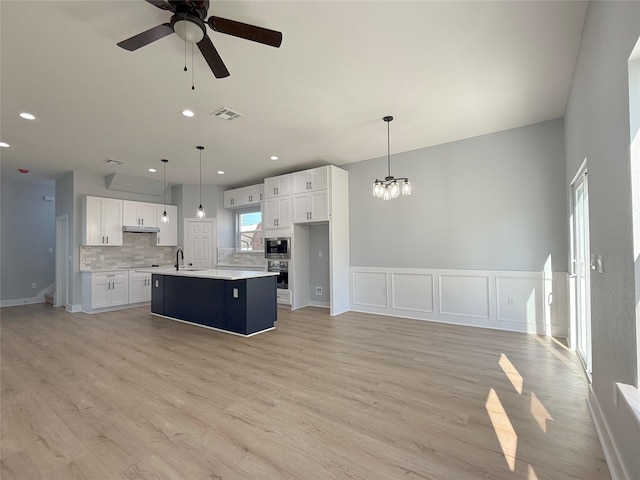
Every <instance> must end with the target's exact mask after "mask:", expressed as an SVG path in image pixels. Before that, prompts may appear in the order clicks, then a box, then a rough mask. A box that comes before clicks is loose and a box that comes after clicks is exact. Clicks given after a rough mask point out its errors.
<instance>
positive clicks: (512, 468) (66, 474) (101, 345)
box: [0, 304, 610, 480]
mask: <svg viewBox="0 0 640 480" xmlns="http://www.w3.org/2000/svg"><path fill="white" fill-rule="evenodd" d="M0 315H1V322H2V323H1V335H2V339H1V340H2V343H1V347H2V352H1V353H2V372H1V373H2V377H1V386H2V392H1V394H2V398H1V400H2V405H1V412H2V416H1V418H0V420H1V427H2V437H1V441H2V443H1V444H0V460H1V471H0V477H1V478H2V480H11V479H20V480H37V479H47V480H53V479H60V480H70V479H87V480H103V479H106V480H110V479H119V480H133V479H170V480H179V479H185V480H199V479H305V480H306V479H332V478H336V479H342V478H345V479H346V478H348V479H366V480H373V479H434V480H449V479H451V480H463V479H492V480H493V479H526V480H535V479H539V480H542V479H553V480H555V479H558V480H559V479H563V480H564V479H609V478H610V476H609V473H608V471H607V467H606V463H605V461H604V458H603V453H602V450H601V448H600V445H599V443H598V440H597V437H596V433H595V429H594V426H593V423H592V421H591V418H590V416H589V413H588V409H587V405H586V401H585V399H586V396H587V383H586V381H585V378H584V376H583V374H582V373H581V368H580V365H579V362H578V361H577V359H576V357H575V356H574V355H573V354H572V353H570V352H568V351H567V350H566V349H565V348H564V347H563V346H562V345H561V344H559V343H557V342H555V341H554V340H553V339H550V338H545V337H538V336H534V335H524V334H516V333H509V332H499V331H493V330H483V329H477V328H470V327H458V326H451V325H443V324H437V323H430V322H422V321H414V320H406V319H398V318H390V317H381V316H372V315H365V314H358V313H349V314H345V315H341V316H338V317H334V318H331V317H329V316H328V314H327V311H326V310H324V309H316V308H307V309H303V310H299V311H297V312H293V313H292V312H289V311H286V310H279V320H278V322H277V327H276V330H274V331H271V332H268V333H264V334H261V335H258V336H255V337H252V338H241V337H236V336H231V335H227V334H223V333H219V332H215V331H211V330H207V329H202V328H199V327H195V326H190V325H186V324H182V323H178V322H172V321H170V320H166V319H162V318H158V317H153V316H151V315H150V314H149V313H148V307H146V308H145V307H143V308H136V309H131V310H122V311H119V312H115V313H108V314H96V315H85V314H82V313H75V314H69V313H66V312H64V311H63V310H62V309H54V308H53V307H51V306H49V305H45V304H40V305H28V306H21V307H11V308H3V309H2V310H1V311H0Z"/></svg>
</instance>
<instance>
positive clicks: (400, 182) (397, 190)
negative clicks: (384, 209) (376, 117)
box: [373, 115, 411, 200]
mask: <svg viewBox="0 0 640 480" xmlns="http://www.w3.org/2000/svg"><path fill="white" fill-rule="evenodd" d="M382 120H384V121H385V122H387V172H388V173H387V176H386V177H384V180H378V179H377V178H376V181H375V182H373V196H374V197H378V198H382V199H384V200H389V199H392V198H396V197H397V196H398V195H400V194H401V193H402V195H411V183H409V179H408V178H406V177H398V178H396V177H394V176H393V175H391V150H390V147H389V122H391V120H393V117H392V116H390V115H388V116H386V117H384V118H383V119H382Z"/></svg>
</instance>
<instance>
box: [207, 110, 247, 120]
mask: <svg viewBox="0 0 640 480" xmlns="http://www.w3.org/2000/svg"><path fill="white" fill-rule="evenodd" d="M211 115H213V116H214V117H218V118H221V119H223V120H234V119H236V118H238V117H242V116H243V115H242V114H241V113H238V112H234V111H233V110H229V109H228V108H226V107H222V108H219V109H218V110H216V111H215V112H211Z"/></svg>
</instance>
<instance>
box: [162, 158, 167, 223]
mask: <svg viewBox="0 0 640 480" xmlns="http://www.w3.org/2000/svg"><path fill="white" fill-rule="evenodd" d="M160 161H161V162H162V163H163V164H164V212H162V223H169V215H167V163H169V160H167V159H165V158H163V159H162V160H160Z"/></svg>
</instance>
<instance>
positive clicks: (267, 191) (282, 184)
mask: <svg viewBox="0 0 640 480" xmlns="http://www.w3.org/2000/svg"><path fill="white" fill-rule="evenodd" d="M290 194H291V174H287V175H280V176H279V177H271V178H265V179H264V198H273V197H279V196H281V195H290Z"/></svg>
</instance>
